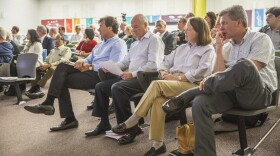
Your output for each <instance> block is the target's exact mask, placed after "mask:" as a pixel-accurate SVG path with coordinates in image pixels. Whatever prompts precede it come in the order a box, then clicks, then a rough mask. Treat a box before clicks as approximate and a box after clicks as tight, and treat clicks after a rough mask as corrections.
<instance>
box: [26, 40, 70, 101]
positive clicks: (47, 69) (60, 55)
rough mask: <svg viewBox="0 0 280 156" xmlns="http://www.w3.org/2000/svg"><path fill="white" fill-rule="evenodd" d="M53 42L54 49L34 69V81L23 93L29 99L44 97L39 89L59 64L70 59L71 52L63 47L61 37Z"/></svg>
mask: <svg viewBox="0 0 280 156" xmlns="http://www.w3.org/2000/svg"><path fill="white" fill-rule="evenodd" d="M54 41H55V48H54V49H52V50H51V52H50V54H49V55H48V56H47V58H46V60H45V62H44V63H43V64H42V65H40V66H39V67H38V68H37V69H36V80H34V81H31V88H30V89H29V90H28V91H27V92H25V95H26V96H27V97H29V98H30V99H36V98H41V97H43V96H44V95H45V94H44V93H43V92H42V91H41V90H40V87H44V86H45V85H46V83H47V81H48V80H49V79H50V78H51V77H52V75H53V74H54V71H55V69H56V66H57V65H58V64H59V63H61V62H63V61H69V59H70V57H71V54H72V53H71V50H70V48H69V47H66V46H64V42H65V40H64V38H63V37H62V36H61V35H57V36H56V38H55V40H54Z"/></svg>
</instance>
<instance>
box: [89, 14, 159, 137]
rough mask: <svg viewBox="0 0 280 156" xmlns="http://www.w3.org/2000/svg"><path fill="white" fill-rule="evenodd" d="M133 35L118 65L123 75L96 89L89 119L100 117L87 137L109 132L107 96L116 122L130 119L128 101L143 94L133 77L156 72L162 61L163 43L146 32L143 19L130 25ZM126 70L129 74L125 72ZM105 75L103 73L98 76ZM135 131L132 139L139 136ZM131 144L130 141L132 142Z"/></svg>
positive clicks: (99, 84) (138, 19)
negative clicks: (110, 97) (131, 41)
mask: <svg viewBox="0 0 280 156" xmlns="http://www.w3.org/2000/svg"><path fill="white" fill-rule="evenodd" d="M131 26H132V31H133V34H134V35H135V36H136V37H137V41H135V42H133V43H132V45H131V47H130V51H129V53H128V54H127V55H126V56H125V58H124V59H123V60H122V61H120V62H118V63H117V66H119V67H120V68H121V69H122V70H123V71H124V72H123V74H121V75H119V76H116V78H114V79H109V80H106V81H103V82H100V83H98V84H97V85H96V86H95V99H94V105H93V112H92V115H93V116H96V117H100V118H101V121H100V123H99V124H98V126H97V127H96V128H95V129H94V130H91V131H88V132H86V133H85V134H86V135H87V136H96V135H99V134H101V133H103V132H105V131H106V130H109V129H111V125H110V122H109V118H108V106H109V96H112V98H113V105H114V106H115V107H116V117H117V122H118V123H122V122H124V121H125V120H126V119H127V118H129V117H130V116H131V109H130V100H129V99H130V98H131V97H132V96H133V95H134V94H137V93H143V92H144V90H143V89H142V87H141V86H140V84H139V82H138V80H137V78H136V75H137V72H138V71H156V70H157V68H158V67H159V65H160V64H161V62H162V61H163V57H164V43H163V42H162V40H161V38H160V37H159V36H158V35H155V34H153V33H151V32H149V31H148V22H147V19H146V17H145V16H144V15H142V14H138V15H135V16H134V17H133V19H132V21H131ZM127 69H128V71H126V70H127ZM103 72H107V71H106V70H105V69H103V70H102V71H100V74H101V73H103ZM137 128H139V127H136V128H135V129H134V130H133V132H135V133H133V134H131V135H134V137H135V135H136V134H138V132H140V131H139V129H137ZM132 140H133V139H132Z"/></svg>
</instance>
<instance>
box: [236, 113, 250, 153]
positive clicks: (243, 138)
mask: <svg viewBox="0 0 280 156" xmlns="http://www.w3.org/2000/svg"><path fill="white" fill-rule="evenodd" d="M238 133H239V142H240V149H239V150H238V151H236V152H235V153H233V154H235V155H251V154H252V153H254V151H253V149H252V148H250V147H248V143H247V135H246V126H245V118H244V117H243V116H238Z"/></svg>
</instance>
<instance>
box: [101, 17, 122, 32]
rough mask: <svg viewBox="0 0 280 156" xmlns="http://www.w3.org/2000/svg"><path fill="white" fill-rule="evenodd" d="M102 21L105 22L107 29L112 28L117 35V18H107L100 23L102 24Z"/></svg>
mask: <svg viewBox="0 0 280 156" xmlns="http://www.w3.org/2000/svg"><path fill="white" fill-rule="evenodd" d="M102 21H104V22H105V25H106V27H112V31H113V32H114V33H115V34H117V33H118V31H119V23H118V21H117V20H116V18H115V17H112V16H105V17H103V18H101V19H100V20H99V21H98V23H101V22H102Z"/></svg>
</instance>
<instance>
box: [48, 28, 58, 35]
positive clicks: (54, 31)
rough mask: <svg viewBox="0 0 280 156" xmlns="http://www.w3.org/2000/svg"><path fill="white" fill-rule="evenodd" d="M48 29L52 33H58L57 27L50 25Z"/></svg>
mask: <svg viewBox="0 0 280 156" xmlns="http://www.w3.org/2000/svg"><path fill="white" fill-rule="evenodd" d="M50 31H52V32H53V33H54V34H57V33H58V29H57V28H56V27H51V28H50Z"/></svg>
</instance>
